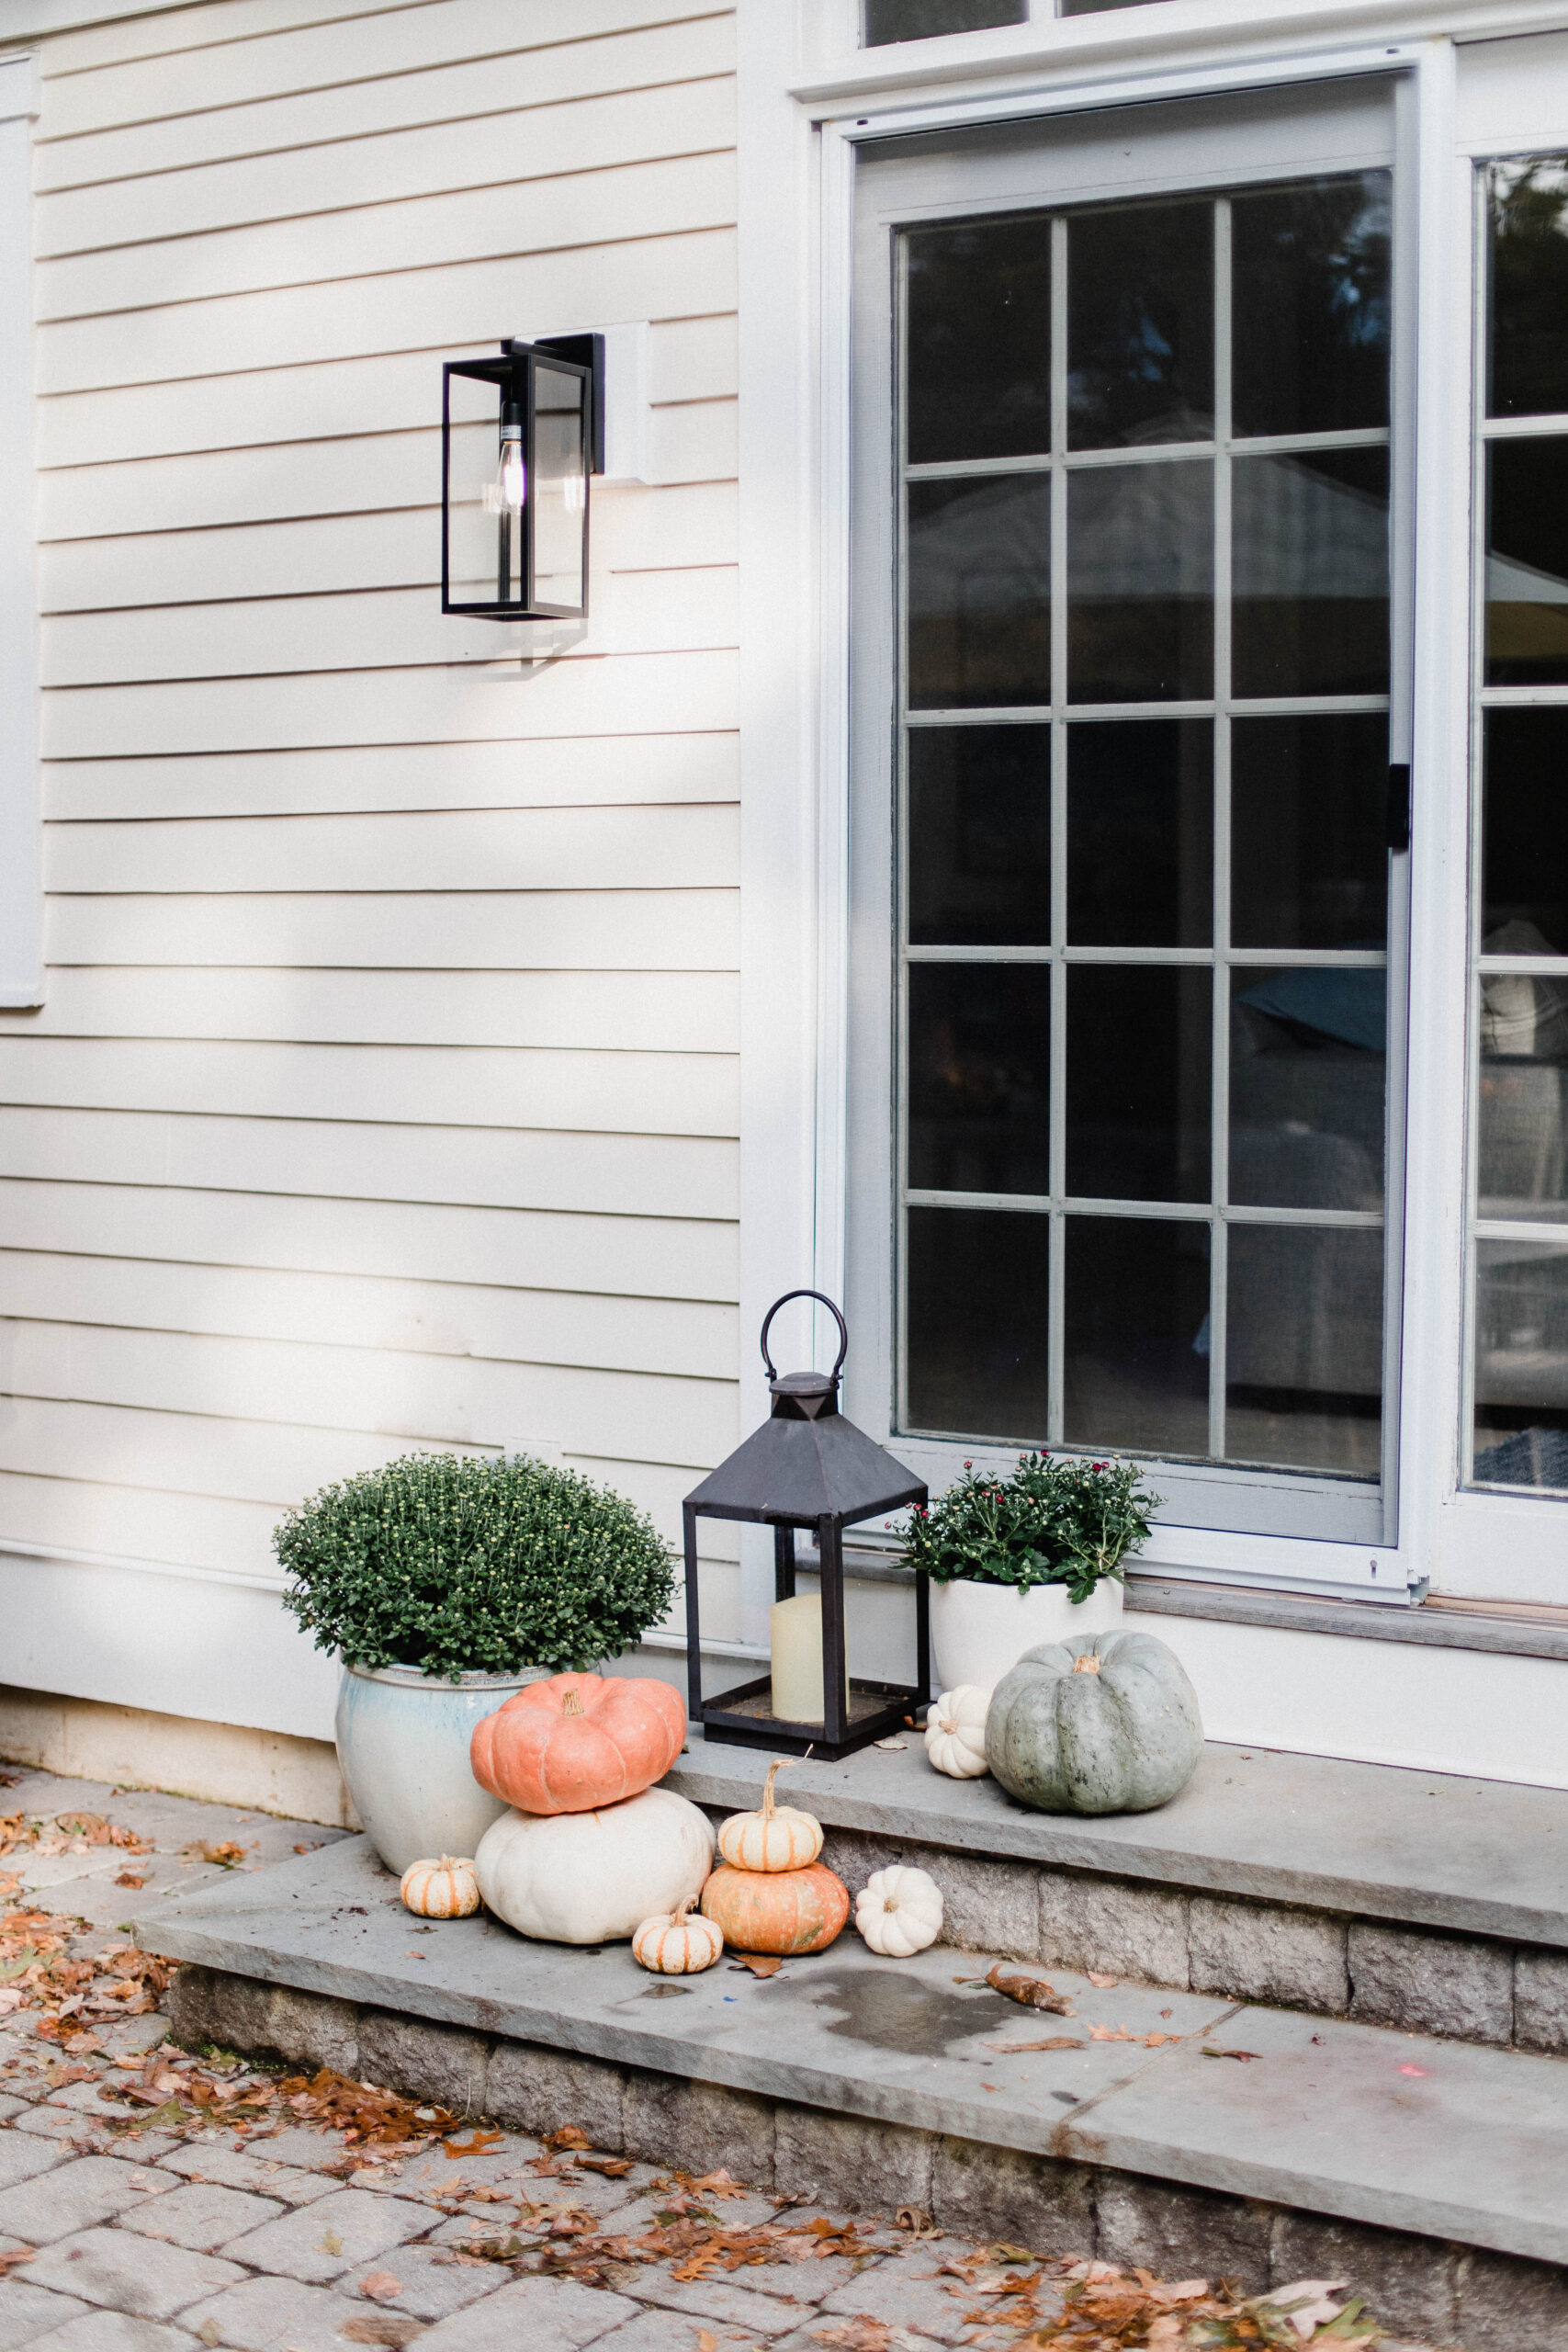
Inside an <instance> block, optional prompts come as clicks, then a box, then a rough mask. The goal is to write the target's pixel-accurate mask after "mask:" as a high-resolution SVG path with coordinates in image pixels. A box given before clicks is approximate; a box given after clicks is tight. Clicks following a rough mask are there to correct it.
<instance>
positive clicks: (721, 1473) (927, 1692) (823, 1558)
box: [683, 1290, 931, 1757]
mask: <svg viewBox="0 0 1568 2352" xmlns="http://www.w3.org/2000/svg"><path fill="white" fill-rule="evenodd" d="M795 1298H815V1299H817V1300H818V1301H819V1302H820V1304H821V1305H822V1306H825V1307H827V1309H828V1310H829V1314H830V1315H831V1316H832V1317H833V1320H834V1321H835V1322H836V1323H837V1325H838V1327H839V1354H838V1361H837V1362H836V1363H835V1364H834V1366H833V1369H832V1371H831V1372H827V1373H824V1372H788V1373H785V1374H784V1376H783V1377H782V1379H781V1377H780V1376H779V1374H778V1373H777V1372H775V1371H774V1369H773V1359H772V1357H771V1356H770V1355H769V1353H768V1331H769V1329H770V1327H771V1325H772V1323H773V1317H774V1316H775V1315H776V1314H777V1313H778V1311H779V1308H780V1307H781V1306H787V1305H788V1304H789V1302H790V1300H791V1299H795ZM849 1344H850V1341H849V1333H848V1330H847V1329H846V1328H845V1324H844V1318H843V1317H842V1316H841V1315H840V1312H839V1310H838V1308H837V1307H836V1306H834V1305H833V1302H832V1300H831V1299H830V1298H824V1297H823V1295H822V1293H821V1292H820V1291H819V1290H792V1291H786V1292H785V1294H784V1297H783V1298H781V1299H778V1300H775V1302H774V1304H773V1306H771V1307H770V1308H769V1310H768V1315H767V1319H766V1321H765V1322H764V1323H763V1325H762V1340H761V1346H762V1362H763V1363H764V1365H765V1366H766V1367H767V1374H768V1385H769V1386H770V1388H771V1389H772V1391H773V1412H772V1414H771V1415H770V1417H769V1419H767V1420H765V1421H764V1422H763V1423H762V1426H761V1429H760V1430H755V1431H754V1432H753V1433H752V1435H751V1436H750V1437H749V1438H748V1439H747V1440H746V1442H745V1443H744V1444H743V1445H740V1446H739V1447H738V1448H737V1449H736V1451H735V1452H734V1453H732V1454H731V1455H730V1456H729V1459H728V1461H727V1462H721V1463H720V1464H719V1466H718V1468H717V1469H716V1470H715V1471H714V1472H713V1473H712V1475H711V1476H708V1477H706V1478H705V1479H704V1480H703V1483H702V1485H701V1486H700V1487H696V1488H695V1489H694V1492H693V1493H691V1494H689V1495H688V1496H687V1497H686V1500H685V1504H684V1507H683V1508H684V1514H685V1533H686V1662H687V1673H688V1676H689V1678H690V1686H691V1712H692V1714H693V1716H694V1719H695V1720H696V1721H697V1722H698V1723H700V1724H702V1725H703V1728H704V1730H705V1732H706V1734H707V1736H708V1737H709V1738H710V1739H715V1740H726V1741H728V1742H730V1743H732V1744H734V1745H736V1746H739V1747H772V1748H783V1749H784V1750H785V1751H786V1752H789V1753H793V1754H795V1755H800V1754H802V1753H804V1751H805V1750H806V1749H807V1748H810V1749H812V1751H813V1752H814V1753H815V1754H817V1755H818V1756H827V1757H834V1756H848V1755H850V1754H852V1752H853V1750H854V1749H855V1748H857V1747H866V1746H867V1745H868V1744H869V1742H870V1741H872V1740H874V1739H882V1738H885V1737H886V1736H887V1734H888V1733H889V1732H892V1731H896V1730H897V1729H898V1727H899V1726H900V1725H901V1724H903V1722H904V1721H905V1719H906V1717H907V1716H908V1714H909V1713H911V1712H912V1710H913V1709H915V1708H917V1707H923V1706H924V1705H925V1704H926V1703H927V1702H928V1701H929V1699H930V1697H931V1668H930V1664H929V1659H930V1652H931V1610H930V1596H929V1592H928V1589H927V1584H926V1577H925V1573H924V1571H923V1570H919V1571H917V1573H916V1576H915V1660H914V1666H915V1671H914V1678H913V1679H912V1680H911V1681H909V1682H868V1681H863V1680H860V1679H853V1680H852V1679H851V1678H850V1675H849V1672H848V1662H847V1655H846V1649H845V1640H844V1554H843V1532H844V1530H845V1528H846V1527H852V1526H853V1525H854V1524H855V1522H856V1521H859V1520H865V1519H873V1518H874V1517H875V1516H876V1514H877V1512H878V1511H889V1510H901V1509H902V1508H903V1506H904V1505H905V1504H906V1503H923V1502H924V1501H925V1499H926V1488H925V1486H924V1483H923V1481H922V1480H920V1479H919V1478H916V1477H914V1476H911V1474H910V1472H909V1471H908V1469H907V1468H906V1467H905V1465H904V1464H903V1463H901V1462H896V1461H895V1460H894V1458H893V1456H892V1454H890V1453H885V1452H884V1450H883V1449H882V1447H881V1446H879V1445H877V1444H875V1443H874V1442H873V1441H872V1440H871V1439H870V1438H868V1437H867V1436H866V1434H865V1432H864V1430H857V1429H856V1427H855V1425H854V1423H853V1422H852V1421H850V1420H846V1419H845V1418H844V1416H843V1414H842V1413H840V1410H839V1375H840V1373H841V1372H842V1371H843V1368H844V1358H845V1356H846V1354H847V1353H848V1352H849ZM699 1519H736V1520H746V1521H753V1522H757V1521H761V1523H762V1524H763V1525H765V1526H769V1527H771V1528H772V1529H773V1588H774V1593H775V1600H774V1606H773V1613H772V1618H771V1624H772V1629H773V1642H772V1659H771V1666H770V1670H769V1672H768V1673H767V1674H764V1675H762V1676H761V1677H760V1678H758V1679H754V1680H752V1681H750V1682H743V1683H741V1684H739V1686H738V1687H737V1688H736V1689H735V1690H732V1691H725V1692H724V1693H723V1694H722V1696H720V1697H718V1698H716V1699H713V1700H705V1698H704V1697H703V1668H702V1629H701V1624H700V1622H699V1613H698V1600H697V1521H698V1520H699ZM797 1528H798V1529H808V1530H810V1531H811V1532H813V1533H814V1534H815V1535H816V1538H817V1544H818V1555H819V1559H820V1563H821V1566H820V1574H821V1593H820V1625H819V1627H818V1623H817V1617H816V1604H814V1603H813V1601H812V1600H811V1598H810V1596H809V1595H804V1594H803V1595H799V1596H797V1595H796V1593H795V1569H796V1562H795V1531H796V1529H797Z"/></svg>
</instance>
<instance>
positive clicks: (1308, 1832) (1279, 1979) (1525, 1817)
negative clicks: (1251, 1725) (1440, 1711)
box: [667, 1732, 1568, 2052]
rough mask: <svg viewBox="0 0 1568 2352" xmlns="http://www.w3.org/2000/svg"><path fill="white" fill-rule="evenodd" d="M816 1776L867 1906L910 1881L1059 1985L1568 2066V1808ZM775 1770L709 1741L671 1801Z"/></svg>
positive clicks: (1447, 1786) (1311, 1763)
mask: <svg viewBox="0 0 1568 2352" xmlns="http://www.w3.org/2000/svg"><path fill="white" fill-rule="evenodd" d="M905 1736H906V1740H907V1743H908V1744H907V1746H906V1747H903V1748H902V1749H893V1750H887V1749H876V1748H867V1749H863V1751H862V1752H861V1753H860V1754H859V1755H858V1756H851V1757H846V1758H843V1760H842V1761H841V1762H840V1763H836V1764H829V1763H823V1762H820V1761H818V1759H816V1758H808V1759H807V1760H806V1761H805V1762H804V1763H802V1764H801V1765H800V1766H798V1767H797V1768H796V1769H795V1770H792V1771H791V1772H790V1774H789V1776H788V1780H787V1782H785V1781H781V1782H780V1791H781V1799H787V1801H790V1802H794V1803H796V1804H803V1805H804V1806H805V1807H806V1809H807V1811H808V1812H811V1813H815V1814H816V1815H818V1817H819V1819H820V1820H821V1821H822V1822H823V1824H824V1826H825V1827H826V1828H827V1831H828V1844H827V1848H826V1850H825V1854H824V1859H825V1860H827V1861H828V1862H829V1864H830V1866H831V1867H832V1868H833V1869H835V1870H837V1871H839V1873H840V1876H841V1877H844V1878H846V1879H847V1880H848V1882H849V1883H850V1884H852V1885H863V1884H864V1883H865V1880H866V1879H867V1878H868V1877H869V1876H870V1874H871V1872H872V1871H874V1870H876V1869H879V1868H880V1867H881V1866H882V1864H883V1863H884V1862H887V1861H892V1860H908V1861H913V1862H918V1863H919V1865H920V1866H921V1867H922V1868H923V1869H925V1870H928V1871H930V1872H931V1876H932V1877H933V1878H934V1879H935V1880H936V1881H937V1883H938V1884H939V1885H940V1886H941V1887H942V1894H943V1899H944V1903H945V1906H946V1924H945V1927H944V1931H943V1932H944V1934H945V1936H946V1937H947V1938H948V1939H950V1940H951V1941H953V1942H954V1943H957V1944H959V1945H961V1946H966V1947H969V1946H972V1947H973V1948H974V1949H975V1950H976V1951H978V1950H982V1949H984V1950H987V1951H1002V1952H1006V1953H1009V1954H1011V1955H1013V1956H1016V1957H1018V1958H1020V1959H1027V1960H1039V1961H1043V1962H1048V1963H1051V1964H1053V1965H1055V1966H1060V1967H1073V1968H1079V1969H1088V1968H1100V1969H1109V1970H1111V1971H1113V1972H1114V1973H1117V1974H1119V1975H1122V1976H1137V1977H1141V1978H1145V1979H1147V1980H1150V1981H1153V1982H1155V1983H1157V1984H1163V1985H1173V1986H1177V1987H1183V1988H1186V1989H1189V1990H1190V1991H1193V1992H1201V1993H1216V1994H1226V1995H1229V1996H1231V1997H1233V1998H1235V1999H1237V2000H1255V2001H1269V2002H1275V2003H1280V2004H1282V2005H1284V2006H1287V2007H1292V2008H1301V2009H1310V2010H1313V2011H1314V2012H1316V2013H1317V2014H1319V2015H1322V2016H1327V2017H1346V2016H1348V2017H1354V2018H1361V2019H1363V2020H1365V2021H1366V2022H1367V2023H1369V2024H1378V2025H1388V2026H1394V2027H1398V2028H1400V2029H1402V2030H1410V2031H1415V2032H1420V2033H1432V2034H1439V2035H1444V2036H1453V2037H1457V2038H1459V2039H1461V2040H1464V2041H1484V2042H1489V2043H1492V2044H1494V2045H1496V2046H1498V2047H1503V2048H1506V2047H1509V2046H1512V2047H1515V2048H1518V2049H1523V2050H1536V2051H1543V2052H1568V1794H1564V1793H1563V1792H1561V1791H1559V1790H1554V1789H1532V1788H1522V1787H1518V1786H1517V1785H1513V1784H1510V1783H1506V1782H1501V1781H1470V1780H1462V1779H1459V1778H1457V1777H1454V1776H1450V1775H1448V1774H1444V1773H1437V1772H1415V1771H1408V1770H1402V1769H1400V1768H1398V1767H1393V1766H1389V1765H1381V1764H1353V1763H1345V1762H1341V1761H1339V1760H1337V1759H1336V1758H1331V1757H1321V1756H1292V1755H1286V1754H1281V1753H1280V1752H1278V1751H1271V1750H1268V1749H1258V1748H1245V1749H1244V1748H1235V1747H1222V1746H1218V1745H1214V1744H1211V1746H1210V1747H1209V1748H1208V1749H1207V1751H1206V1753H1205V1755H1204V1758H1203V1760H1202V1762H1201V1764H1200V1766H1199V1768H1198V1771H1197V1773H1196V1774H1195V1775H1194V1777H1193V1779H1192V1781H1190V1783H1189V1785H1188V1786H1187V1788H1186V1789H1184V1790H1183V1791H1182V1792H1181V1794H1180V1795H1179V1797H1177V1798H1176V1799H1175V1800H1174V1801H1173V1802H1172V1803H1171V1804H1168V1805H1164V1806H1162V1807H1161V1808H1160V1809H1159V1810H1158V1811H1157V1812H1156V1813H1146V1814H1118V1815H1107V1816H1105V1817H1104V1818H1101V1819H1085V1818H1082V1817H1080V1816H1077V1815H1061V1814H1042V1813H1035V1812H1032V1811H1031V1810H1030V1809H1029V1808H1028V1807H1026V1806H1024V1805H1021V1804H1014V1802H1013V1801H1012V1800H1011V1799H1010V1797H1009V1796H1007V1795H1006V1794H1005V1792H1003V1791H1002V1790H1001V1789H1000V1788H998V1785H997V1783H996V1781H993V1780H991V1779H990V1778H989V1777H987V1778H985V1779H982V1780H977V1781H951V1780H947V1779H944V1778H943V1777H942V1774H940V1773H938V1772H934V1771H932V1770H931V1767H930V1766H929V1764H928V1763H927V1761H926V1757H925V1749H924V1744H923V1742H922V1741H920V1739H919V1737H918V1736H916V1735H914V1734H913V1733H909V1734H906V1735H905ZM767 1764H768V1758H767V1757H766V1756H765V1755H764V1754H759V1753H757V1752H756V1751H753V1750H750V1749H747V1748H742V1747H723V1746H720V1745H719V1744H718V1743H716V1742H711V1741H707V1740H705V1739H704V1738H703V1737H702V1736H701V1735H700V1734H698V1733H696V1732H694V1733H693V1734H692V1736H691V1741H690V1745H689V1747H688V1748H687V1750H686V1752H685V1754H683V1755H682V1757H681V1758H680V1759H679V1761H678V1762H677V1764H676V1766H675V1769H674V1770H673V1771H672V1772H671V1774H670V1776H669V1780H668V1783H667V1785H668V1786H669V1787H671V1788H673V1789H677V1790H679V1791H680V1792H681V1793H682V1795H683V1796H688V1797H690V1798H692V1799H693V1800H694V1802H695V1803H696V1804H701V1805H704V1806H705V1807H706V1808H707V1809H708V1810H709V1811H710V1812H712V1813H713V1814H714V1815H716V1816H717V1815H722V1814H725V1813H731V1812H735V1811H738V1810H739V1809H741V1808H743V1807H747V1806H750V1805H752V1804H755V1803H756V1802H757V1799H758V1795H759V1793H760V1792H761V1784H762V1778H763V1775H764V1773H765V1771H766V1770H767Z"/></svg>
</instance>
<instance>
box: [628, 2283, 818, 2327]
mask: <svg viewBox="0 0 1568 2352" xmlns="http://www.w3.org/2000/svg"><path fill="white" fill-rule="evenodd" d="M625 2292H626V2294H628V2295H635V2297H636V2298H637V2301H638V2302H639V2303H658V2304H660V2305H661V2306H662V2307H663V2309H664V2310H666V2311H671V2312H689V2313H690V2314H691V2316H692V2318H693V2319H694V2320H716V2321H717V2322H718V2324H720V2325H721V2326H723V2327H744V2328H748V2329H754V2330H755V2331H756V2334H757V2335H758V2336H759V2337H761V2336H774V2335H789V2334H790V2333H791V2331H792V2330H793V2329H795V2328H797V2327H798V2326H799V2325H800V2323H801V2321H802V2319H803V2318H804V2317H805V2312H804V2311H803V2310H802V2308H801V2306H800V2304H798V2303H785V2302H782V2301H779V2299H778V2298H777V2297H776V2296H774V2295H757V2294H753V2293H752V2292H751V2290H750V2288H747V2287H732V2286H730V2285H729V2284H728V2280H726V2279H723V2278H692V2279H682V2278H671V2277H670V2276H669V2274H668V2272H667V2271H664V2270H657V2269H651V2268H650V2269H648V2270H643V2271H639V2272H638V2273H637V2277H636V2278H631V2279H628V2280H626V2285H625Z"/></svg>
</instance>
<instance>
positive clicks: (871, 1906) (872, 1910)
mask: <svg viewBox="0 0 1568 2352" xmlns="http://www.w3.org/2000/svg"><path fill="white" fill-rule="evenodd" d="M855 1926H856V1927H857V1928H859V1929H860V1932H861V1934H862V1935H863V1937H864V1939H865V1940H866V1942H867V1943H868V1944H869V1945H870V1946H871V1949H872V1951H875V1952H880V1953H881V1954H882V1955H883V1957H884V1959H886V1960H908V1958H909V1957H910V1955H911V1953H913V1952H917V1951H924V1950H925V1948H926V1946H927V1945H928V1944H934V1943H935V1941H936V1939H937V1938H938V1936H940V1935H941V1933H942V1889H941V1887H940V1886H938V1884H937V1883H936V1881H935V1879H934V1878H932V1877H931V1873H930V1871H918V1870H916V1869H915V1868H914V1867H913V1866H912V1865H911V1864H909V1863H908V1862H894V1863H892V1864H891V1865H890V1866H889V1867H888V1869H886V1870H885V1871H877V1873H876V1875H875V1877H874V1878H873V1879H871V1880H870V1881H868V1883H866V1884H865V1885H864V1886H863V1887H862V1889H861V1891H860V1893H859V1894H857V1895H856V1897H855Z"/></svg>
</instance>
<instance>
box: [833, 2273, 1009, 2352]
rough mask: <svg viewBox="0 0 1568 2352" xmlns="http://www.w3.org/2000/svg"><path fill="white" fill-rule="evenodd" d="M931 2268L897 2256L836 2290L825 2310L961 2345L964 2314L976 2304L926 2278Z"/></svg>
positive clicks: (943, 2285) (936, 2279) (847, 2317)
mask: <svg viewBox="0 0 1568 2352" xmlns="http://www.w3.org/2000/svg"><path fill="white" fill-rule="evenodd" d="M930 2268H931V2265H930V2264H929V2263H927V2262H922V2261H921V2260H920V2259H919V2256H899V2255H895V2256H893V2257H892V2258H891V2259H890V2260H888V2261H886V2262H874V2263H873V2264H872V2265H871V2267H870V2268H869V2269H866V2270H863V2271H862V2272H861V2274H860V2276H859V2277H858V2278H851V2279H850V2280H848V2281H847V2282H846V2284H845V2285H843V2286H842V2287H840V2288H838V2289H836V2290H835V2291H834V2292H833V2293H832V2294H830V2295H829V2297H828V2298H827V2300H826V2301H825V2302H824V2303H823V2305H822V2309H823V2311H824V2312H831V2313H833V2314H834V2315H835V2316H840V2317H843V2318H846V2319H860V2318H864V2319H885V2320H887V2321H888V2322H889V2323H890V2324H892V2325H894V2326H896V2327H916V2328H919V2331H920V2333H921V2335H934V2336H938V2337H940V2338H941V2339H942V2342H943V2343H945V2344H956V2343H958V2342H959V2341H960V2339H961V2338H962V2336H963V2335H964V2312H965V2310H973V2308H974V2298H973V2297H972V2296H971V2297H965V2296H961V2295H950V2294H949V2293H948V2292H947V2290H946V2285H945V2282H944V2281H943V2280H942V2279H941V2278H931V2277H929V2276H926V2275H925V2274H926V2273H928V2272H929V2271H930ZM958 2283H959V2282H958V2281H957V2280H956V2279H955V2280H954V2281H953V2284H954V2285H957V2284H958Z"/></svg>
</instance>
